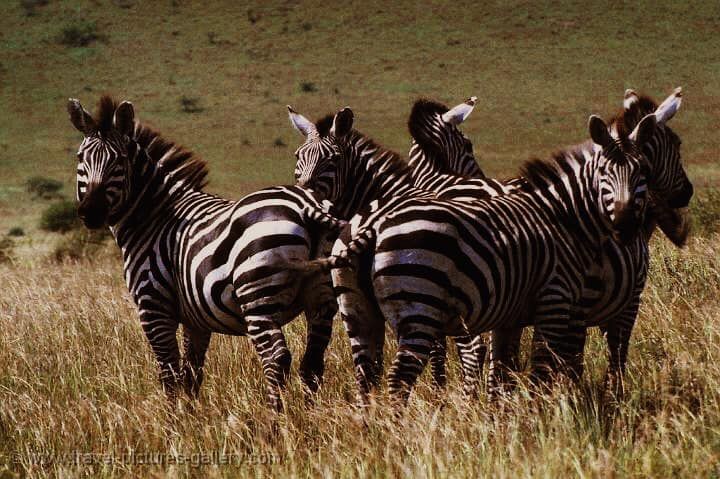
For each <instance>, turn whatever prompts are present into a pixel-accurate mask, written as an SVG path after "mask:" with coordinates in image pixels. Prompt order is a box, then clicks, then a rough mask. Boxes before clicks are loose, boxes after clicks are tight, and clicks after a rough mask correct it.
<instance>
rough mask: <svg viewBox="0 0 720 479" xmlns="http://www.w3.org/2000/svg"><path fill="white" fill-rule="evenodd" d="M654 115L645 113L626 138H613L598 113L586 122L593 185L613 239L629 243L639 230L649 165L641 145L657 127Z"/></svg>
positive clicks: (644, 202) (643, 210)
mask: <svg viewBox="0 0 720 479" xmlns="http://www.w3.org/2000/svg"><path fill="white" fill-rule="evenodd" d="M656 125H657V123H656V119H655V116H654V115H647V116H646V117H645V118H643V119H642V120H641V121H640V123H639V124H638V125H637V127H636V128H635V130H633V131H632V133H630V135H628V136H627V137H625V136H617V137H613V136H612V135H611V134H610V131H608V126H607V125H606V124H605V122H604V121H603V120H602V119H601V118H600V117H598V116H595V115H592V116H591V117H590V121H589V130H590V137H591V138H592V141H593V142H594V143H595V144H596V145H598V146H599V148H598V149H596V150H595V157H594V159H595V164H594V167H595V171H594V175H595V184H596V191H597V193H598V201H599V204H598V207H599V208H600V212H601V214H602V217H603V218H605V219H606V221H607V222H608V223H609V227H610V229H611V231H612V232H613V236H614V237H615V239H616V240H618V241H620V242H621V243H623V244H627V243H628V242H630V241H631V240H632V239H633V238H634V237H635V236H636V234H637V233H638V232H639V230H640V227H641V226H642V222H643V219H644V214H645V207H646V202H647V175H648V173H649V164H648V161H647V158H645V155H643V153H642V146H643V145H644V144H645V143H647V141H648V140H649V139H650V138H651V137H652V135H653V134H654V132H655V128H656Z"/></svg>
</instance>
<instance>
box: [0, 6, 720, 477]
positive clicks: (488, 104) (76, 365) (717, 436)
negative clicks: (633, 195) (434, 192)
mask: <svg viewBox="0 0 720 479" xmlns="http://www.w3.org/2000/svg"><path fill="white" fill-rule="evenodd" d="M718 38H720V7H719V6H718V5H716V4H713V3H712V2H690V3H679V2H671V1H659V2H649V1H639V2H633V3H623V2H614V3H603V4H600V3H597V4H588V3H587V2H562V3H553V4H549V5H541V4H539V3H537V2H495V3H491V4H478V3H476V2H452V3H450V4H445V3H443V2H427V3H422V4H421V3H420V2H418V3H415V2H394V3H393V4H392V6H390V5H388V4H386V3H385V2H374V1H368V2H362V3H359V2H358V3H352V2H348V3H341V4H329V3H328V2H319V1H311V2H274V1H270V2H262V3H259V2H258V4H256V5H255V4H243V3H241V2H230V1H227V2H220V1H204V2H194V1H190V0H163V1H159V2H141V1H135V0H112V1H110V0H95V1H90V0H89V1H75V0H73V1H61V0H48V1H43V0H23V1H14V0H8V1H5V2H0V238H2V237H3V236H4V235H5V234H6V233H7V232H9V231H10V229H11V228H22V229H23V230H24V232H25V234H24V235H23V236H21V237H17V238H15V239H14V240H13V241H14V243H15V247H14V260H13V261H12V262H8V263H5V264H0V285H1V286H2V290H0V291H1V292H0V477H2V478H4V477H6V476H7V477H15V476H16V475H17V476H21V477H22V476H26V475H27V476H42V475H45V474H48V473H50V474H55V475H58V476H76V475H87V476H92V477H94V476H97V475H104V476H114V475H129V476H136V475H143V476H151V477H165V476H169V477H174V476H177V475H191V476H202V477H204V476H205V475H210V476H227V477H234V476H237V475H238V474H243V475H244V474H253V475H262V476H268V477H277V476H279V475H295V476H312V477H315V476H317V475H328V476H346V477H355V476H357V475H363V476H376V477H383V476H387V475H407V476H420V477H423V476H426V477H436V476H439V477H446V476H456V475H460V476H478V475H486V476H496V477H517V476H545V477H566V476H576V475H577V476H584V477H615V476H617V477H626V476H654V477H667V476H685V477H687V476H698V477H708V476H710V477H718V476H720V468H719V467H718V466H717V463H718V461H719V459H720V405H719V404H718V395H719V394H720V366H719V364H720V363H719V362H718V360H720V341H719V339H720V338H719V337H718V336H719V335H720V327H719V325H718V318H719V315H720V309H719V307H718V304H717V297H718V294H720V263H718V252H719V250H720V237H718V236H717V235H715V234H714V233H712V229H713V228H712V227H704V228H697V229H696V232H697V234H696V235H695V236H694V237H693V238H692V239H691V241H690V244H689V246H688V247H687V248H686V249H684V250H682V251H680V250H677V249H675V248H673V247H671V246H670V244H669V242H667V241H666V240H664V239H661V238H658V239H656V240H655V241H654V242H653V263H652V271H651V275H650V284H649V286H648V288H647V290H646V292H645V296H644V303H643V306H642V309H641V314H640V318H639V322H638V326H637V329H636V332H635V336H634V339H633V342H632V346H631V353H630V363H629V366H628V394H627V397H626V398H625V399H624V400H623V401H622V402H621V403H620V404H619V405H618V406H617V410H615V411H614V413H613V412H612V411H609V410H607V408H605V407H603V406H602V405H601V401H600V399H599V398H600V397H602V394H601V385H602V374H603V371H604V368H605V358H604V348H603V346H602V338H600V336H599V334H597V332H593V334H592V335H591V340H590V342H589V345H588V348H587V350H586V358H587V359H586V361H587V372H586V377H585V379H584V381H583V383H582V385H581V387H580V388H578V389H569V388H564V387H559V388H557V389H556V390H555V391H554V392H553V394H552V395H543V396H541V397H535V396H533V395H531V394H530V392H529V391H528V390H526V389H525V388H520V389H519V390H518V391H517V393H515V394H514V395H512V396H510V397H508V398H506V399H504V400H502V401H500V402H499V403H498V404H494V403H491V402H490V401H488V400H487V398H486V397H485V395H484V394H481V397H480V398H479V399H478V400H477V401H468V400H467V399H466V398H464V397H463V396H462V394H461V393H460V387H459V386H460V385H459V378H458V371H457V369H456V362H455V361H452V365H451V371H450V373H451V378H450V379H451V380H450V385H449V391H448V395H447V396H445V395H439V394H438V393H437V392H436V391H434V390H433V389H432V388H431V386H430V383H429V381H428V380H427V378H423V381H422V382H421V384H420V386H419V387H418V388H417V394H414V396H413V398H412V400H411V403H410V406H409V408H408V410H407V411H406V413H405V414H404V415H403V417H401V418H397V417H395V416H394V415H393V414H392V412H391V411H390V410H389V408H388V404H387V401H386V398H384V397H383V396H382V395H381V396H380V397H379V398H378V400H377V404H376V405H375V406H374V407H373V408H371V410H370V411H367V412H360V411H358V410H356V409H355V408H354V407H353V406H352V404H353V400H354V392H355V387H354V382H353V380H352V374H351V361H350V355H349V346H348V344H347V341H346V339H347V338H346V335H345V333H344V332H343V331H342V327H341V325H340V324H338V325H337V327H336V329H335V337H334V339H333V343H332V345H331V348H330V350H329V353H328V355H327V369H326V382H325V384H324V386H323V389H322V391H321V392H320V394H319V395H318V397H317V398H316V400H315V402H314V403H308V402H307V401H306V399H305V397H304V395H303V393H302V391H301V387H300V383H299V380H298V378H297V374H295V370H293V373H294V374H293V378H292V380H291V381H290V388H289V390H288V392H287V396H286V403H287V405H288V408H287V409H288V410H287V413H286V414H284V415H281V416H277V415H275V414H274V413H272V412H270V411H269V410H267V408H266V407H265V405H264V400H263V397H264V396H263V387H262V375H261V371H260V365H259V361H258V360H257V358H256V355H255V353H254V351H253V349H252V346H251V345H250V343H249V341H248V340H247V339H245V338H230V337H219V336H217V337H215V338H214V340H213V343H212V345H211V348H210V352H209V354H208V369H207V376H206V382H205V385H204V386H203V390H202V394H201V398H200V400H199V401H197V402H196V403H185V404H182V406H181V407H180V408H178V409H176V410H172V409H170V408H168V407H167V403H166V401H165V399H164V397H163V395H162V392H161V391H160V388H159V385H158V383H157V381H156V374H155V366H154V362H153V359H152V357H151V353H150V349H149V347H148V345H147V343H146V341H145V339H144V337H143V335H142V332H141V330H140V327H139V323H138V320H137V316H136V312H135V307H134V305H133V304H132V302H131V301H130V299H129V298H128V296H127V294H126V291H125V286H124V282H123V279H122V267H121V264H120V261H119V259H118V252H117V251H116V248H115V247H114V246H113V245H111V244H107V245H105V246H102V247H100V248H99V249H97V250H96V251H95V253H94V254H93V255H92V256H93V257H90V258H86V259H82V260H79V261H76V262H72V261H65V262H61V263H58V262H55V261H53V260H52V259H51V258H50V256H51V251H52V250H53V248H54V247H55V244H56V243H57V242H58V241H61V240H62V237H61V235H59V234H55V233H46V232H43V231H41V230H40V229H39V228H38V222H39V218H40V214H41V212H42V211H43V210H44V209H45V208H47V206H48V205H49V204H50V203H52V201H53V200H41V199H36V198H33V197H32V195H31V194H30V193H28V192H27V191H26V188H25V182H26V180H27V179H28V178H29V177H31V176H35V175H41V176H44V177H48V178H53V179H57V180H60V181H62V182H63V184H64V187H63V190H62V194H63V195H65V196H66V197H68V198H71V197H72V196H73V194H74V192H73V187H74V185H73V181H74V175H75V166H76V165H75V151H76V148H77V146H78V144H79V142H80V140H81V137H80V136H81V135H80V134H79V133H78V132H77V131H75V130H74V129H73V128H72V126H71V125H70V123H69V121H68V119H67V113H66V111H65V103H66V101H67V98H68V97H77V98H79V99H80V100H81V101H82V102H83V103H84V105H85V106H86V108H88V109H91V107H93V106H94V103H95V102H96V101H97V98H98V97H99V95H100V94H101V93H103V92H110V93H113V94H115V95H116V96H117V97H118V98H119V99H128V100H131V101H132V102H133V103H134V105H135V109H136V112H137V114H138V116H139V117H140V119H141V120H142V121H144V122H148V123H150V124H151V125H153V126H154V127H156V128H157V129H158V130H160V131H161V132H163V133H164V134H165V135H166V136H168V137H169V138H171V139H173V140H176V141H178V142H180V143H182V144H184V145H185V146H188V147H190V148H192V149H194V150H195V151H197V152H199V153H200V154H201V155H202V156H203V157H204V158H205V159H206V160H207V161H208V163H209V168H210V171H211V174H210V180H211V183H210V186H209V187H208V189H209V190H210V191H212V192H215V193H218V194H221V195H224V196H228V197H235V198H237V197H240V196H242V195H243V194H245V193H248V192H250V191H253V190H255V189H258V188H260V187H263V186H268V185H272V184H278V183H289V182H291V181H292V171H293V164H294V157H293V151H294V149H295V148H296V146H297V145H298V144H299V143H300V140H301V138H300V137H299V136H298V134H297V133H296V132H295V131H293V130H292V129H291V127H290V124H289V122H288V120H287V114H286V109H285V105H286V104H291V105H293V106H294V107H295V108H296V109H297V110H299V111H300V112H302V113H304V114H306V115H307V116H309V117H311V118H315V117H318V116H320V115H323V114H325V113H328V112H332V111H335V110H337V109H339V108H341V107H343V106H346V105H349V106H350V107H351V108H353V110H354V112H355V124H356V127H357V128H358V129H359V130H361V131H363V132H364V133H366V134H368V135H370V136H371V137H373V138H374V139H376V140H377V141H379V142H380V143H381V144H383V145H386V146H388V147H391V148H393V149H395V150H397V151H399V152H402V153H405V152H406V151H407V149H408V146H409V135H408V133H407V129H406V126H405V123H406V119H407V115H408V113H409V110H410V107H411V105H412V102H413V101H414V100H415V99H416V98H418V97H421V96H424V97H430V98H434V99H438V100H440V101H443V102H445V103H448V104H455V103H458V102H460V101H462V100H463V99H465V98H466V97H468V96H471V95H477V96H478V97H479V98H480V102H479V106H478V107H476V109H475V112H474V113H473V114H472V116H471V117H470V118H469V119H468V120H467V122H466V124H464V125H463V131H464V132H465V133H466V134H467V136H468V137H469V138H470V139H471V140H472V141H473V143H474V146H475V153H476V156H477V157H478V160H479V161H480V163H481V165H482V167H483V169H484V170H485V172H486V173H487V174H489V175H491V176H508V175H512V174H514V172H515V171H516V169H517V167H518V166H519V165H520V163H521V162H522V161H523V160H525V159H527V158H528V157H530V156H539V157H543V156H546V155H547V154H549V153H550V152H551V151H553V150H555V149H557V148H559V147H562V146H565V145H568V144H572V143H576V142H579V141H581V140H583V139H584V138H586V137H587V131H586V124H587V117H588V115H589V114H590V113H597V114H600V115H602V116H605V117H608V116H610V115H611V114H613V113H615V112H616V111H617V110H618V109H619V108H620V107H621V104H622V96H623V92H624V90H625V89H626V88H635V89H637V90H639V91H642V92H646V93H648V94H651V95H652V96H653V97H655V98H656V99H658V100H661V99H662V98H664V97H665V96H666V95H667V94H669V93H670V92H671V91H672V90H673V89H674V88H675V87H676V86H682V87H683V91H684V93H685V95H684V98H683V106H682V109H681V110H680V112H679V113H678V114H677V116H676V117H675V118H674V119H673V120H672V127H673V129H674V130H675V131H676V132H677V133H678V134H679V135H680V136H681V137H682V140H683V147H682V148H683V158H684V161H685V163H686V166H687V168H688V171H689V172H690V176H691V179H692V180H693V182H694V183H695V185H696V187H698V195H699V196H700V197H703V195H706V193H707V192H708V191H710V190H711V189H712V188H714V187H716V186H717V185H718V182H719V181H720V168H718V166H717V164H716V163H717V153H718V151H720V135H718V134H717V132H718V130H719V129H720V116H719V115H718V114H717V112H718V111H719V110H720V95H719V94H718V92H720V42H719V41H718ZM703 218H704V219H703V221H705V222H712V221H713V218H714V217H713V215H712V214H710V215H706V216H704V217H703ZM705 226H707V225H705ZM710 226H712V225H710ZM296 323H297V324H291V325H290V326H289V327H288V328H287V329H288V335H289V338H290V344H291V348H292V351H293V353H294V357H296V358H297V357H299V356H300V354H301V352H302V343H303V337H304V331H303V328H304V326H303V324H302V323H301V322H296ZM392 347H393V345H392V343H391V344H389V345H388V348H390V349H392ZM131 453H132V454H136V456H135V459H134V460H126V461H123V460H121V458H122V457H123V455H128V454H131ZM158 453H160V454H166V455H167V456H165V457H166V464H165V465H157V464H155V465H142V464H138V462H140V460H139V459H138V458H142V457H143V456H142V455H143V454H158ZM199 454H203V455H205V456H203V457H207V456H212V455H213V454H215V458H216V459H217V458H220V457H224V458H226V459H227V460H229V461H231V462H232V461H234V462H236V463H241V464H231V465H224V466H216V465H213V466H201V467H196V464H195V463H197V462H202V459H203V457H201V456H198V455H199ZM103 455H106V456H103ZM193 455H195V456H193ZM183 457H184V458H185V459H187V461H185V463H184V464H167V462H171V460H172V458H175V460H174V461H175V462H183V461H179V460H178V458H183ZM168 458H169V459H168ZM84 460H87V462H94V463H95V464H93V465H83V464H82V462H83V461H84ZM113 460H114V462H113ZM103 462H105V464H102V463H103ZM215 462H219V461H217V460H215ZM78 463H79V464H78Z"/></svg>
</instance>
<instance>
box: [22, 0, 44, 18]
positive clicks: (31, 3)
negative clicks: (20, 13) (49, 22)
mask: <svg viewBox="0 0 720 479" xmlns="http://www.w3.org/2000/svg"><path fill="white" fill-rule="evenodd" d="M48 3H49V0H20V6H21V7H22V9H23V10H25V15H26V16H28V17H32V16H34V15H35V14H36V13H37V11H36V9H37V8H39V7H44V6H45V5H47V4H48Z"/></svg>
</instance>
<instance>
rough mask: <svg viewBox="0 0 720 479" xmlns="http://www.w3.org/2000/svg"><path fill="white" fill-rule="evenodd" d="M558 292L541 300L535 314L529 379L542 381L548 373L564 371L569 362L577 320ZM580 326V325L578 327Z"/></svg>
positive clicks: (566, 299) (574, 347)
mask: <svg viewBox="0 0 720 479" xmlns="http://www.w3.org/2000/svg"><path fill="white" fill-rule="evenodd" d="M558 292H559V288H558V289H553V290H552V291H551V292H550V294H548V295H546V296H545V297H543V298H542V299H541V300H540V302H539V304H538V306H537V309H536V311H535V331H534V335H533V348H532V353H531V356H530V361H531V364H532V370H531V378H532V379H533V380H534V381H540V382H545V383H547V381H548V380H549V379H550V377H551V375H552V373H554V372H557V371H563V372H567V370H566V367H567V365H568V364H572V363H573V358H574V354H575V351H576V350H577V342H578V339H577V338H576V337H575V336H574V334H575V332H576V330H577V329H578V328H577V325H575V324H574V323H576V322H577V317H576V316H574V315H572V314H571V305H572V304H573V302H572V301H571V300H570V299H569V298H562V297H561V296H559V294H558ZM582 326H584V323H583V324H582Z"/></svg>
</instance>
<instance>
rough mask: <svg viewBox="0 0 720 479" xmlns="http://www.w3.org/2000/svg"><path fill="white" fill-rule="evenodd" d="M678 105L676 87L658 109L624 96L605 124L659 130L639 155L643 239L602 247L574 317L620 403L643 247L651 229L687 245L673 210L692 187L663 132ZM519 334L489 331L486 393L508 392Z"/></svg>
mask: <svg viewBox="0 0 720 479" xmlns="http://www.w3.org/2000/svg"><path fill="white" fill-rule="evenodd" d="M681 102H682V89H681V88H680V87H678V88H676V89H675V90H674V91H673V93H672V94H671V95H669V96H668V97H667V98H666V99H665V100H664V101H663V102H662V103H660V104H659V105H658V104H657V103H656V102H655V101H653V100H652V99H651V98H650V97H648V96H645V95H638V94H637V93H636V92H635V91H634V90H626V92H625V95H624V99H623V110H622V112H621V113H620V114H618V115H616V116H615V117H614V118H613V119H611V121H610V126H609V128H610V130H611V131H614V132H617V131H620V132H623V131H624V132H627V131H632V130H633V129H634V128H635V127H636V125H637V124H638V123H639V122H640V121H641V119H642V118H644V117H645V116H646V115H649V114H652V115H654V116H655V118H656V121H657V125H658V127H657V128H656V129H655V133H654V135H653V136H652V137H651V138H650V139H649V140H648V141H647V142H645V143H644V145H643V153H644V155H645V156H646V158H647V159H648V161H649V163H650V166H651V167H652V175H651V176H650V179H651V181H650V182H649V185H648V187H649V190H650V200H651V201H650V206H649V210H648V214H647V215H646V219H645V228H644V229H645V231H644V234H641V235H638V236H637V237H636V239H635V240H634V241H633V242H632V243H630V244H629V245H623V244H620V243H619V242H617V241H613V240H612V239H611V240H609V241H608V242H607V243H606V244H605V245H604V247H603V254H602V257H601V259H600V261H598V262H596V264H595V265H594V266H595V267H594V268H593V269H592V270H591V271H590V274H589V275H588V277H587V278H586V283H585V292H584V293H583V297H582V299H581V301H580V303H579V308H578V309H579V311H578V313H577V314H579V315H580V316H582V317H583V320H584V322H585V324H586V325H587V326H588V327H599V328H600V329H601V331H602V333H603V335H604V337H605V339H606V342H607V347H608V359H609V361H608V369H607V371H606V374H605V384H606V392H607V393H610V394H613V395H615V396H616V397H621V396H622V395H623V392H624V384H623V375H624V371H625V365H626V362H627V352H628V347H629V342H630V337H631V334H632V329H633V327H634V324H635V321H636V318H637V314H638V308H639V306H640V300H641V294H642V291H643V290H644V288H645V283H646V280H647V273H648V264H649V244H648V243H649V240H650V237H651V235H652V233H653V230H654V229H655V226H656V225H657V226H659V227H660V228H661V230H662V231H663V232H664V233H665V235H666V236H667V237H668V238H669V239H670V240H671V241H672V242H673V243H675V244H676V245H678V246H682V245H683V244H684V243H685V241H686V239H687V234H688V222H687V221H686V218H685V216H684V214H683V213H682V212H678V211H677V209H678V208H684V207H686V206H687V205H688V203H689V201H690V199H691V197H692V195H693V186H692V183H691V182H690V180H689V179H688V177H687V174H686V173H685V171H684V169H683V166H682V161H681V155H680V145H681V141H680V138H679V137H678V136H677V134H676V133H675V132H673V131H672V129H671V128H670V127H669V126H667V122H668V121H669V120H670V119H672V118H673V116H674V115H675V113H676V112H677V111H678V109H679V108H680V105H681ZM621 134H622V133H621ZM521 333H522V329H517V328H516V329H510V330H502V329H500V330H496V331H493V333H492V347H491V354H490V356H491V364H490V368H489V369H490V374H489V378H488V383H489V388H490V390H491V391H501V390H504V389H507V386H508V385H509V383H510V375H509V373H510V372H513V371H516V370H517V369H518V367H519V361H518V356H519V346H520V336H521ZM579 341H580V343H579V344H578V345H577V347H578V353H579V354H580V356H579V358H578V360H579V361H581V355H582V351H583V349H584V341H585V335H581V336H580V338H579ZM575 368H576V369H577V372H576V374H578V375H581V374H582V369H583V368H582V362H580V363H579V364H576V365H575Z"/></svg>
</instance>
